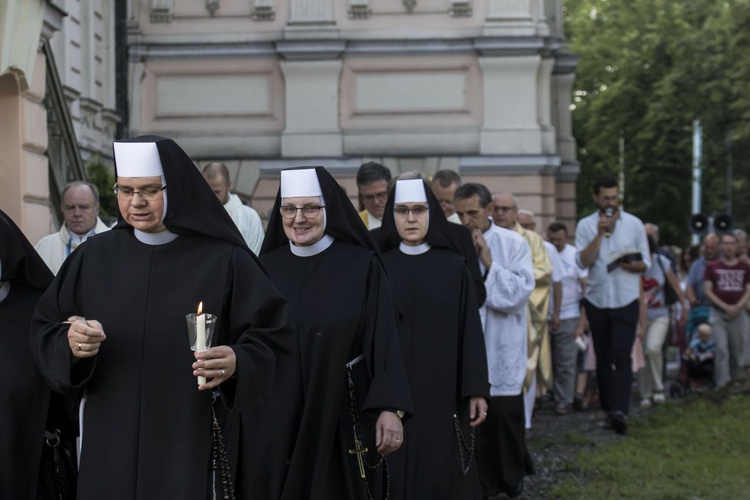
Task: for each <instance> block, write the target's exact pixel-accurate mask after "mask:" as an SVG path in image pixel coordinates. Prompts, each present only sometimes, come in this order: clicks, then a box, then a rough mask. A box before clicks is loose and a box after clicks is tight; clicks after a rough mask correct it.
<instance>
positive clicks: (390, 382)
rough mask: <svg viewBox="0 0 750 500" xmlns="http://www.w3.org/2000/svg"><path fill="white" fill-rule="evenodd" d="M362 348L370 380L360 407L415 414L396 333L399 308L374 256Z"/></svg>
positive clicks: (381, 268)
mask: <svg viewBox="0 0 750 500" xmlns="http://www.w3.org/2000/svg"><path fill="white" fill-rule="evenodd" d="M367 286H368V290H369V293H368V295H367V304H366V311H365V317H364V328H365V331H364V336H363V339H362V341H363V343H362V351H363V352H364V354H365V359H366V360H367V364H368V369H369V371H370V376H371V377H372V383H371V385H370V390H369V392H368V394H367V397H366V398H365V401H364V405H363V408H362V409H363V410H377V409H384V408H392V409H396V410H403V411H404V412H405V413H406V414H407V415H411V414H413V413H414V408H413V403H412V399H411V391H410V390H409V383H408V378H407V375H406V369H405V367H404V360H403V356H402V354H401V344H400V341H399V334H398V328H399V327H398V321H399V318H398V312H397V311H398V309H397V305H396V300H395V299H394V297H393V292H392V287H391V285H390V282H389V281H388V278H387V277H386V274H385V271H384V270H383V267H382V266H381V265H380V261H379V260H378V259H376V258H374V257H373V259H372V261H371V264H370V272H369V276H368V283H367Z"/></svg>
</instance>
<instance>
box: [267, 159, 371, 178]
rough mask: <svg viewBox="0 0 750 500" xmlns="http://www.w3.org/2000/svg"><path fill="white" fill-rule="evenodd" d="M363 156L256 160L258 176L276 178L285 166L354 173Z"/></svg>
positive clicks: (343, 173) (346, 173)
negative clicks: (323, 168)
mask: <svg viewBox="0 0 750 500" xmlns="http://www.w3.org/2000/svg"><path fill="white" fill-rule="evenodd" d="M363 161H364V160H363V157H361V156H359V157H346V158H281V159H278V160H276V159H268V160H260V161H258V166H259V168H260V176H261V177H262V178H268V177H272V178H278V176H279V172H280V171H282V170H284V169H286V168H294V167H302V166H310V167H316V166H324V167H325V168H326V170H329V171H330V172H331V173H332V174H334V175H348V174H353V175H356V173H357V170H359V167H360V166H361V165H362V162H363Z"/></svg>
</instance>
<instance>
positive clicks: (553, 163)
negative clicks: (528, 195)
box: [458, 155, 560, 175]
mask: <svg viewBox="0 0 750 500" xmlns="http://www.w3.org/2000/svg"><path fill="white" fill-rule="evenodd" d="M458 165H459V169H460V171H461V173H462V174H475V175H476V174H493V175H497V174H503V175H514V174H516V175H528V174H538V175H552V174H556V173H557V172H558V170H559V169H560V156H559V155H497V156H489V155H488V156H461V157H459V161H458Z"/></svg>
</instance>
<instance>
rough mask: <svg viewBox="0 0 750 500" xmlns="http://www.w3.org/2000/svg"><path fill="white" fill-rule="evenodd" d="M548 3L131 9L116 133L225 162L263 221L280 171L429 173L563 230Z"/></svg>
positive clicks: (562, 95)
mask: <svg viewBox="0 0 750 500" xmlns="http://www.w3.org/2000/svg"><path fill="white" fill-rule="evenodd" d="M561 12H562V11H561V1H560V0H471V1H469V0H418V1H416V2H411V1H409V0H378V1H375V0H283V1H282V0H253V1H249V0H212V1H200V2H198V1H195V2H181V1H177V0H133V1H132V2H131V4H130V10H129V14H128V16H129V19H128V22H129V33H130V35H129V44H130V49H129V50H130V69H131V71H130V89H129V93H130V94H129V95H130V102H131V109H130V134H131V135H138V134H144V133H158V134H161V135H166V136H169V137H173V138H174V139H175V140H177V142H178V143H180V144H181V145H182V146H183V147H184V148H185V149H186V151H187V152H188V153H189V154H190V155H191V156H192V157H193V158H194V160H195V161H196V163H197V164H199V166H201V165H203V164H205V163H207V162H209V161H213V160H220V161H223V162H225V163H226V164H227V165H228V166H229V168H230V171H231V172H232V175H233V179H232V181H233V184H234V186H235V188H236V189H237V191H238V192H239V194H240V195H242V196H243V197H244V198H245V199H246V200H249V201H251V202H252V204H253V205H254V206H255V207H256V208H257V209H258V211H259V212H260V213H261V214H262V215H263V214H265V213H266V212H267V210H268V209H270V207H271V204H272V201H273V197H274V195H275V192H276V189H277V186H278V171H279V170H280V169H282V168H285V167H288V166H298V165H324V166H326V167H328V168H329V169H330V170H331V171H332V172H333V173H334V175H336V177H337V178H338V179H339V181H340V182H341V183H342V184H343V185H344V186H345V187H346V188H347V189H348V190H349V193H350V195H351V196H352V199H355V198H356V191H357V190H356V185H355V184H354V176H355V175H356V170H357V168H358V167H359V165H360V164H361V163H363V162H365V161H369V160H377V161H381V162H382V163H384V164H386V165H387V166H388V167H389V168H390V169H391V170H392V171H393V173H394V174H398V173H401V172H405V171H410V170H417V171H420V172H422V173H423V174H424V175H426V176H430V175H432V174H433V173H434V172H435V171H436V170H438V169H440V168H451V169H454V170H457V171H459V172H460V173H461V174H462V176H463V178H464V179H465V180H466V181H478V182H484V183H486V184H487V185H488V187H490V189H491V190H493V191H501V190H502V191H513V192H514V193H515V194H516V195H517V196H518V197H519V200H520V201H521V204H522V205H523V208H527V209H530V210H532V211H534V212H535V213H536V214H537V215H538V216H539V217H540V222H541V227H543V226H544V225H546V224H548V223H549V222H552V221H553V220H556V219H558V218H559V219H562V220H563V221H565V222H566V223H568V224H569V225H570V226H571V227H572V225H573V223H574V220H575V189H573V188H574V183H575V180H576V178H577V174H578V163H577V161H576V155H575V140H574V138H573V135H572V131H571V117H570V111H569V105H570V95H571V91H572V85H573V82H574V78H575V73H574V71H575V66H576V58H575V57H574V56H573V55H571V54H570V53H569V52H568V50H567V45H566V44H565V39H564V33H563V32H562V15H561Z"/></svg>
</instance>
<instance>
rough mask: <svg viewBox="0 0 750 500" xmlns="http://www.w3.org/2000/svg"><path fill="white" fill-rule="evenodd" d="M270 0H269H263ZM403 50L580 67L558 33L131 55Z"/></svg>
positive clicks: (560, 69)
mask: <svg viewBox="0 0 750 500" xmlns="http://www.w3.org/2000/svg"><path fill="white" fill-rule="evenodd" d="M262 1H270V0H262ZM344 54H345V55H357V56H364V55H367V56H404V55H415V56H423V55H453V54H476V55H479V56H480V57H513V56H526V55H536V54H539V55H542V57H554V58H555V59H556V62H555V67H554V73H555V74H559V73H568V72H571V71H574V70H575V66H576V64H577V62H578V57H577V56H576V55H574V54H571V53H570V52H568V51H567V47H566V46H565V45H564V44H562V40H561V39H560V38H558V37H542V36H533V37H471V38H460V39H442V40H438V39H424V40H409V39H401V40H399V39H390V40H340V39H339V40H325V39H319V40H313V41H311V40H299V41H297V40H283V41H278V42H267V41H260V42H224V43H211V44H206V43H198V42H187V43H132V44H131V45H130V47H129V51H128V56H129V58H130V60H131V61H133V60H140V59H186V58H205V57H244V56H255V57H258V56H273V55H280V56H281V57H282V58H284V59H308V60H314V59H321V60H325V59H335V58H338V57H341V56H342V55H344Z"/></svg>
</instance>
